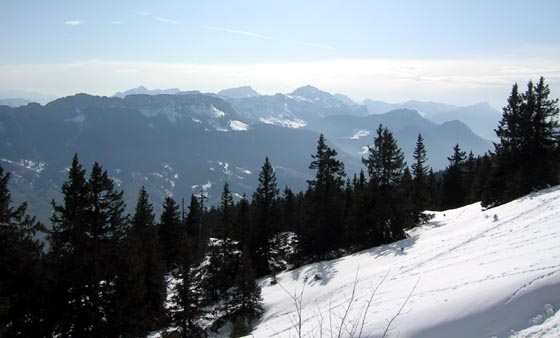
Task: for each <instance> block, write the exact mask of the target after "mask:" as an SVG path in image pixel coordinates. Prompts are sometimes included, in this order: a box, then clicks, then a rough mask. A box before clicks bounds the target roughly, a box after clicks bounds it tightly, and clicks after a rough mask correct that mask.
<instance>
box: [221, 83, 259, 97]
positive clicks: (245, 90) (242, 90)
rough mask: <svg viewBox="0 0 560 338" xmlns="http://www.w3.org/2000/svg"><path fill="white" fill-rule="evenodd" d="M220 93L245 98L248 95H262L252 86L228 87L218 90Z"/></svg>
mask: <svg viewBox="0 0 560 338" xmlns="http://www.w3.org/2000/svg"><path fill="white" fill-rule="evenodd" d="M218 95H220V96H225V97H229V98H233V99H243V98H248V97H255V96H261V94H259V93H258V92H257V91H256V90H254V89H253V88H252V87H251V86H241V87H236V88H228V89H224V90H221V91H219V92H218Z"/></svg>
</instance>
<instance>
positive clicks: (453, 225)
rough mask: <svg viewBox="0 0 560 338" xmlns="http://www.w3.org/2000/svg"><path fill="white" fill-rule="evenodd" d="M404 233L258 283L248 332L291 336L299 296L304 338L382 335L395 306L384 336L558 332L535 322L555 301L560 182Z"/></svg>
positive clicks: (553, 321) (559, 292) (558, 302)
mask: <svg viewBox="0 0 560 338" xmlns="http://www.w3.org/2000/svg"><path fill="white" fill-rule="evenodd" d="M409 235H410V238H408V239H406V240H403V241H400V242H397V243H395V244H391V245H386V246H382V247H379V248H374V249H370V250H366V251H362V252H360V253H357V254H354V255H350V256H346V257H343V258H341V259H337V260H333V261H325V262H320V263H315V264H311V265H308V266H304V267H302V268H300V269H297V270H294V271H290V272H285V273H282V274H280V275H278V276H277V278H278V284H276V285H271V284H270V279H265V280H263V281H262V285H263V298H264V303H265V310H266V311H265V314H264V316H263V319H262V321H261V322H260V323H258V324H257V326H256V328H255V330H254V332H253V336H254V337H298V323H299V322H300V321H299V319H298V315H297V309H296V308H297V304H298V301H299V300H301V310H302V311H301V313H302V315H301V333H302V334H301V336H302V337H338V335H339V331H340V332H341V336H343V337H351V336H354V337H358V336H359V333H360V331H362V334H361V337H381V336H382V335H383V332H384V330H385V329H386V328H387V323H388V321H390V320H391V319H392V318H393V317H394V316H395V315H396V314H397V313H399V309H400V308H401V307H402V311H401V312H400V315H398V316H397V317H396V318H395V319H394V321H393V322H392V323H391V325H390V327H389V330H388V333H387V335H386V337H400V338H407V337H426V338H427V337H430V338H450V337H453V338H472V337H500V338H503V337H510V336H513V335H515V336H514V337H516V338H520V337H557V336H556V334H557V333H558V332H559V330H558V325H559V324H558V323H560V319H559V317H558V315H556V316H554V317H552V318H550V319H549V320H547V321H546V322H545V323H544V324H541V323H542V322H543V321H545V320H546V319H547V317H551V316H553V315H554V312H555V310H556V309H558V307H559V306H560V273H559V272H560V187H554V188H550V189H547V190H543V191H541V192H538V193H534V194H532V195H529V196H527V197H524V198H521V199H519V200H516V201H513V202H511V203H509V204H506V205H503V206H500V207H497V208H494V209H490V210H487V211H483V210H482V209H481V207H480V205H479V204H472V205H469V206H466V207H462V208H459V209H455V210H448V211H445V212H438V213H436V216H435V218H434V219H433V220H432V221H431V222H430V223H429V224H427V225H424V226H422V227H420V228H417V229H414V230H412V231H411V232H410V233H409ZM315 276H317V278H316V277H315ZM356 276H357V282H355V280H356ZM319 277H320V279H319ZM378 285H379V287H378V289H377V291H376V293H375V295H374V296H373V297H371V294H372V292H373V291H372V290H373V289H374V288H375V287H376V286H378ZM415 285H416V286H415ZM354 286H355V294H354V296H353V297H352V291H353V288H354ZM290 295H291V296H292V297H290ZM294 295H295V297H294ZM409 295H410V297H409ZM292 298H293V299H292ZM370 298H371V299H372V302H371V305H370V306H369V307H368V306H367V301H368V299H370ZM407 298H408V299H407ZM403 305H404V306H403ZM346 309H349V310H348V313H347V314H346V315H345V313H346ZM364 318H365V319H364ZM341 323H343V325H342V330H339V329H340V326H341ZM539 324H540V325H539ZM321 328H322V329H321ZM519 331H520V332H519ZM352 332H353V335H352Z"/></svg>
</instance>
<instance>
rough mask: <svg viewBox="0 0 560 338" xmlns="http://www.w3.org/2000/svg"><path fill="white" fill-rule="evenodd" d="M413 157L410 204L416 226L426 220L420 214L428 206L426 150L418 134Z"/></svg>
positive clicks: (420, 135)
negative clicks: (411, 204)
mask: <svg viewBox="0 0 560 338" xmlns="http://www.w3.org/2000/svg"><path fill="white" fill-rule="evenodd" d="M413 157H414V163H413V164H412V174H413V175H414V178H413V189H412V192H413V196H412V203H413V214H414V223H415V224H417V223H420V222H422V221H425V220H426V219H425V218H424V217H423V215H422V212H423V211H424V210H426V208H427V207H428V205H429V196H428V166H427V165H426V161H427V160H428V158H427V156H426V148H425V146H424V138H423V137H422V134H418V139H417V140H416V147H415V148H414V154H413Z"/></svg>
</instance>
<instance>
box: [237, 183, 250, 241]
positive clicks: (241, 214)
mask: <svg viewBox="0 0 560 338" xmlns="http://www.w3.org/2000/svg"><path fill="white" fill-rule="evenodd" d="M250 217H251V207H250V204H249V200H248V199H247V196H246V195H245V193H243V195H242V196H241V200H240V201H239V204H238V206H237V214H236V215H235V226H234V229H235V231H234V234H235V238H236V239H237V240H238V241H239V247H241V248H244V247H247V246H248V245H249V241H250V240H251V219H250Z"/></svg>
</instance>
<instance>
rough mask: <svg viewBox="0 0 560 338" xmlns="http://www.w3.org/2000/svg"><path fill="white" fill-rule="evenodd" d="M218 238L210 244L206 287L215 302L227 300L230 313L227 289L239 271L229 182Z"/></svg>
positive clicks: (226, 306) (226, 309)
mask: <svg viewBox="0 0 560 338" xmlns="http://www.w3.org/2000/svg"><path fill="white" fill-rule="evenodd" d="M218 215H219V216H218V224H217V229H216V238H215V239H214V240H213V241H212V243H211V244H210V251H209V252H208V265H207V267H206V275H205V289H206V292H207V295H208V298H209V299H210V300H212V301H214V302H216V301H219V300H225V302H224V303H223V304H224V307H223V309H222V310H223V311H224V312H225V313H226V314H228V313H229V308H228V307H229V305H230V304H229V303H228V302H227V300H226V298H227V297H226V291H227V290H228V289H229V288H230V287H231V286H232V284H233V280H234V278H235V275H236V273H237V265H238V257H237V256H238V255H237V254H236V245H235V243H234V241H233V240H232V238H231V234H232V229H233V220H234V205H233V197H232V195H231V191H230V190H229V184H228V183H227V182H226V183H225V184H224V189H223V191H222V196H221V202H220V209H219V214H218Z"/></svg>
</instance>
